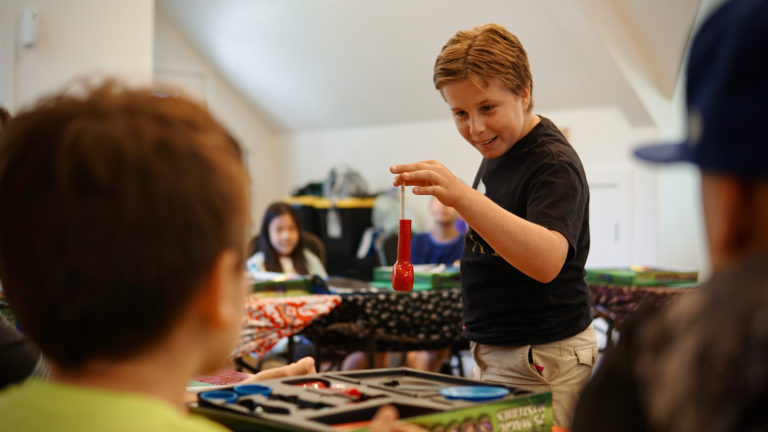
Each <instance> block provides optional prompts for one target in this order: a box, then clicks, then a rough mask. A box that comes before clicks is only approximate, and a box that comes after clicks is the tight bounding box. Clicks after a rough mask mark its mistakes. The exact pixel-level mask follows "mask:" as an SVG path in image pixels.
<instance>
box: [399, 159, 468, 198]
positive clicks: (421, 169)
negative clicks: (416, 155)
mask: <svg viewBox="0 0 768 432" xmlns="http://www.w3.org/2000/svg"><path fill="white" fill-rule="evenodd" d="M389 172H391V173H392V174H396V175H395V180H394V181H393V182H392V185H393V186H400V185H401V184H405V185H406V186H414V188H413V193H414V195H433V196H434V197H435V198H437V199H438V200H439V201H440V202H441V203H443V205H446V206H449V207H453V208H456V209H457V210H458V207H459V206H460V204H461V202H462V200H463V199H464V197H465V196H466V195H467V194H468V193H471V191H472V190H473V189H472V188H470V187H469V186H467V185H466V184H464V182H462V181H461V180H459V178H458V177H456V176H455V175H453V173H452V172H451V171H450V170H449V169H448V168H446V167H445V166H444V165H443V164H441V163H440V162H438V161H436V160H427V161H421V162H415V163H408V164H401V165H392V166H391V167H389Z"/></svg>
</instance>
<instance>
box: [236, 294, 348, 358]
mask: <svg viewBox="0 0 768 432" xmlns="http://www.w3.org/2000/svg"><path fill="white" fill-rule="evenodd" d="M340 303H341V297H339V296H337V295H327V294H317V295H305V296H296V297H259V296H257V295H254V296H251V297H249V298H248V299H247V300H246V304H245V309H246V314H245V318H244V319H243V330H242V331H241V332H240V346H239V347H238V348H237V350H236V352H235V355H240V356H242V355H246V354H249V355H252V356H255V357H261V356H263V355H264V354H266V353H267V351H269V350H270V349H271V348H272V347H273V346H275V344H276V343H277V342H278V341H279V340H280V339H282V338H283V337H286V336H291V335H293V334H296V333H298V332H300V331H301V330H303V329H304V328H305V327H306V326H307V325H308V324H309V323H311V322H312V321H313V320H315V319H317V318H318V317H322V316H323V315H327V314H328V313H329V312H330V311H331V310H332V309H333V308H335V307H336V306H338V305H339V304H340Z"/></svg>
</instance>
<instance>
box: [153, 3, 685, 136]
mask: <svg viewBox="0 0 768 432" xmlns="http://www.w3.org/2000/svg"><path fill="white" fill-rule="evenodd" d="M157 6H158V13H162V14H164V15H166V17H167V18H168V19H169V21H171V22H172V23H174V25H175V26H177V27H178V29H179V30H180V31H181V32H182V34H184V35H185V36H186V37H187V38H188V39H189V40H190V41H191V42H192V44H193V45H194V46H196V47H197V48H198V49H199V51H200V52H201V53H202V54H203V55H204V56H205V57H206V58H208V59H209V61H210V62H211V63H212V64H213V65H214V66H215V67H216V68H217V69H218V70H219V72H220V73H221V75H222V76H224V77H225V78H226V79H227V80H229V81H230V83H231V84H232V85H233V87H234V88H236V89H237V90H239V91H241V92H242V93H243V94H244V95H245V97H246V98H247V99H248V100H249V101H250V102H251V103H252V104H253V106H254V107H255V108H256V109H257V110H258V111H259V112H260V113H262V114H263V116H264V119H265V121H267V122H268V123H269V124H270V125H271V126H272V127H273V128H274V129H275V130H276V131H286V132H297V131H308V130H317V129H331V128H346V127H361V126H371V125H379V124H390V123H407V122H422V121H430V120H436V119H446V118H447V116H448V111H447V108H446V106H445V104H444V102H443V101H442V99H441V97H440V95H439V93H438V92H437V91H436V90H435V89H434V87H433V85H432V66H433V63H434V59H435V57H436V55H437V53H438V52H439V50H440V48H441V47H442V45H443V44H444V43H445V42H446V41H447V40H448V38H450V37H451V36H452V35H453V34H454V33H455V32H456V30H458V29H466V28H470V27H473V26H475V25H478V24H483V23H487V22H498V23H500V24H502V25H504V26H506V27H507V28H508V29H510V30H511V31H512V32H513V33H515V34H516V35H517V36H518V38H519V39H520V40H521V41H522V43H523V45H524V46H525V48H526V50H527V51H528V56H529V60H530V62H531V68H532V71H533V77H534V98H535V103H536V108H537V109H538V110H556V109H568V108H580V107H589V106H605V105H616V106H619V107H620V108H621V109H622V111H623V112H624V113H625V115H626V117H627V118H628V120H629V121H630V122H631V123H633V124H635V125H638V126H641V125H650V124H652V120H651V119H652V116H650V115H649V113H648V107H646V106H644V104H643V101H642V98H641V97H639V96H638V94H637V87H638V86H637V85H636V84H637V83H636V82H635V81H637V79H638V78H637V77H638V76H640V78H641V79H643V80H644V81H646V82H647V83H650V84H651V87H652V90H653V91H655V92H657V93H658V94H660V95H661V96H662V97H666V98H670V97H671V95H672V91H673V89H674V87H675V84H676V82H677V78H678V75H679V70H680V66H681V59H682V56H683V52H684V49H685V46H686V44H687V41H688V37H689V34H690V30H691V27H692V24H693V22H694V18H695V16H696V12H697V10H698V8H699V0H675V1H673V2H669V1H667V0H643V1H637V0H540V1H530V0H528V1H523V0H478V1H475V2H467V1H466V0H463V1H457V0H388V1H374V0H218V1H210V0H158V2H157ZM617 54H618V55H622V56H623V55H624V54H628V55H629V56H630V57H631V61H630V63H629V64H632V65H634V66H633V67H634V68H635V69H636V71H635V72H633V73H632V74H628V73H627V71H626V62H625V63H622V62H621V61H618V60H617ZM622 65H624V66H623V67H622ZM646 87H647V86H646Z"/></svg>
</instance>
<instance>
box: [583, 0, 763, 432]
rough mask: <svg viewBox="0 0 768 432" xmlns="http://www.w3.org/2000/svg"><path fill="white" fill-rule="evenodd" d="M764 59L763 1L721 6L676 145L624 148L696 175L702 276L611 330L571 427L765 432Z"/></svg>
mask: <svg viewBox="0 0 768 432" xmlns="http://www.w3.org/2000/svg"><path fill="white" fill-rule="evenodd" d="M766 54H768V1H766V0H731V1H727V2H725V3H724V4H722V5H721V6H720V7H719V8H718V9H717V10H716V11H715V12H714V13H713V14H712V15H710V17H709V18H708V19H707V20H706V21H705V22H704V24H703V25H702V26H701V27H700V29H699V30H698V32H697V34H696V36H695V39H694V42H693V45H692V47H691V51H690V54H689V60H688V65H687V72H686V76H687V85H686V100H687V104H688V115H687V117H688V136H687V138H686V140H685V141H684V142H682V143H678V144H671V145H657V146H653V147H646V148H641V149H638V150H637V151H636V152H635V153H636V155H637V156H638V157H640V158H642V159H645V160H648V161H652V162H658V163H665V162H676V161H678V162H690V163H693V164H695V165H697V166H698V168H699V169H700V172H701V197H702V203H703V210H704V218H705V222H706V223H705V225H706V232H707V240H708V246H709V256H710V261H711V264H712V271H713V276H712V278H711V279H710V280H709V281H708V282H707V283H706V284H705V285H704V286H703V287H702V288H701V289H700V290H698V292H695V293H693V294H690V295H687V296H686V297H684V298H682V299H680V300H679V301H677V302H675V303H672V304H670V305H669V306H668V307H666V308H663V309H661V310H656V311H648V312H646V313H645V314H643V316H638V317H636V318H635V319H634V320H632V322H629V323H627V324H626V325H625V326H624V327H622V331H621V340H620V341H619V343H618V345H617V346H616V347H615V348H614V349H613V350H612V351H609V352H608V353H607V354H606V357H605V359H604V362H603V364H602V365H601V366H600V368H599V370H598V371H597V372H596V373H595V376H594V377H593V379H592V380H591V382H590V383H589V385H588V386H587V388H586V389H585V391H584V393H583V395H582V398H581V400H580V402H579V405H578V408H577V410H576V415H575V419H574V425H573V431H575V432H578V431H591V432H596V431H597V432H599V431H616V430H622V431H636V430H637V431H639V430H643V431H677V432H680V431H757V430H768V411H766V410H765V404H766V401H767V400H768V223H766V222H767V221H768V138H766V135H765V133H764V132H762V131H760V129H758V127H761V126H762V125H765V124H766V120H768V104H767V103H766V100H768V73H767V72H766V70H768V55H766Z"/></svg>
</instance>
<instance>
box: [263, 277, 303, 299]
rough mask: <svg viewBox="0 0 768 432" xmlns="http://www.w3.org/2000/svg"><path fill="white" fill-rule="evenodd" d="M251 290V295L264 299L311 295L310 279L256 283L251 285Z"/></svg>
mask: <svg viewBox="0 0 768 432" xmlns="http://www.w3.org/2000/svg"><path fill="white" fill-rule="evenodd" d="M251 289H252V292H253V293H255V294H259V295H260V296H264V297H286V296H302V295H307V294H311V293H312V279H310V278H291V279H285V280H265V281H256V282H253V283H252V284H251Z"/></svg>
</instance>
